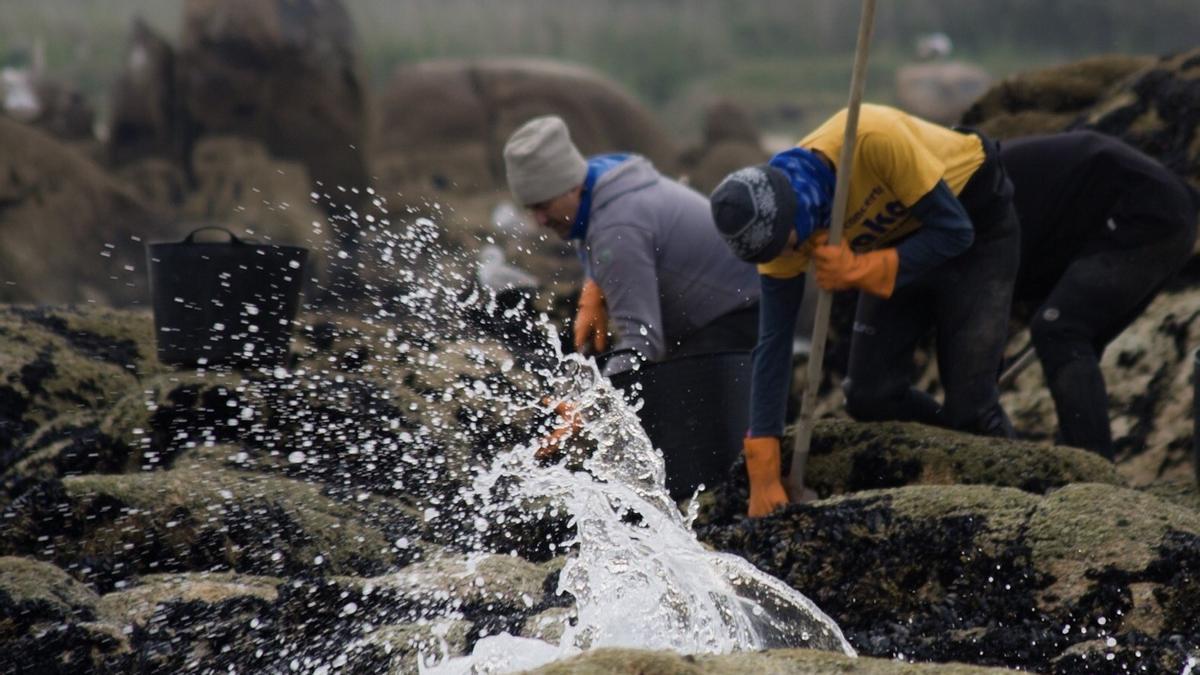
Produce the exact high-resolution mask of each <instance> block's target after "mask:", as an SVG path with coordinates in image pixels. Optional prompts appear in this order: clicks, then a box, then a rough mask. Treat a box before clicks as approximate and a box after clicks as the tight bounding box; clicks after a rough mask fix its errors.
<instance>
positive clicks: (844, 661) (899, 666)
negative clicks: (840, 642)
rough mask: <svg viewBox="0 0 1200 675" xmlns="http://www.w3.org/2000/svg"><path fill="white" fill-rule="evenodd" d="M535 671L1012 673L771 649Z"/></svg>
mask: <svg viewBox="0 0 1200 675" xmlns="http://www.w3.org/2000/svg"><path fill="white" fill-rule="evenodd" d="M531 672H532V673H535V674H536V675H566V674H567V673H570V674H572V675H607V674H609V673H629V674H631V675H632V674H633V673H647V674H648V673H663V674H666V673H670V674H671V675H718V674H719V673H763V674H764V675H766V674H768V673H769V674H770V675H803V674H805V673H861V674H862V675H920V674H921V673H930V674H931V675H986V674H987V673H1008V672H1012V671H1010V670H1008V669H1005V668H980V667H977V666H968V665H965V664H959V663H953V664H923V663H909V662H907V661H901V660H895V659H873V658H869V657H859V658H852V657H849V656H843V655H841V654H837V653H834V652H826V651H817V650H813V649H772V650H768V651H764V652H748V653H742V654H722V655H719V656H718V655H712V654H702V655H686V656H685V655H682V654H672V653H670V652H651V651H645V650H636V649H615V648H608V649H596V650H593V651H590V652H587V653H586V654H582V655H580V656H576V657H574V658H571V659H565V660H563V661H557V662H555V663H552V664H550V665H547V666H542V667H541V668H538V669H536V670H533V671H531Z"/></svg>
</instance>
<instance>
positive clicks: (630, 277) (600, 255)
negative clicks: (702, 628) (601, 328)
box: [588, 224, 667, 375]
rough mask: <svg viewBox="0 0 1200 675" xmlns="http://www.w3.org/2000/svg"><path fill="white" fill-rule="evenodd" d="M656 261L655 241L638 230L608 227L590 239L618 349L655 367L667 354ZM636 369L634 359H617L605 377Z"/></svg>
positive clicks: (595, 275) (595, 272)
mask: <svg viewBox="0 0 1200 675" xmlns="http://www.w3.org/2000/svg"><path fill="white" fill-rule="evenodd" d="M656 257H657V255H656V248H655V243H654V237H653V235H652V234H651V233H650V232H649V231H647V230H646V229H645V228H641V227H637V226H636V225H623V224H606V225H605V227H603V228H600V229H599V230H598V231H594V232H593V234H592V236H591V237H589V242H588V262H589V265H588V268H589V271H590V272H591V274H592V278H593V279H595V280H596V283H598V284H600V289H601V290H603V291H604V298H605V300H606V301H607V303H608V318H609V321H610V322H612V324H613V330H614V332H615V333H616V336H617V340H616V344H615V345H614V347H613V348H614V349H615V350H621V349H634V350H636V351H637V352H638V353H639V354H641V356H642V358H643V359H646V360H650V361H657V360H659V359H661V358H662V357H663V356H664V355H666V351H667V350H666V341H665V339H664V337H663V326H662V307H661V305H660V304H659V299H658V274H657V271H656V266H655V259H656ZM630 366H632V361H631V360H630V359H627V358H626V359H620V358H618V359H612V360H610V361H609V362H608V364H607V365H606V366H605V373H606V374H610V375H611V374H612V373H615V372H620V371H621V370H625V369H628V368H629V367H630Z"/></svg>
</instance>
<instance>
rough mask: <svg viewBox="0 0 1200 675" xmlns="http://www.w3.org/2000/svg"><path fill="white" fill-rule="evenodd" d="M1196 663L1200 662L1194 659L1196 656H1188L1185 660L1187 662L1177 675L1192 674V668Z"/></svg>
mask: <svg viewBox="0 0 1200 675" xmlns="http://www.w3.org/2000/svg"><path fill="white" fill-rule="evenodd" d="M1197 663H1200V662H1198V661H1197V660H1196V657H1194V656H1189V657H1188V660H1187V664H1186V665H1185V666H1184V667H1183V672H1182V673H1180V674H1179V675H1192V669H1193V668H1195V667H1196V664H1197Z"/></svg>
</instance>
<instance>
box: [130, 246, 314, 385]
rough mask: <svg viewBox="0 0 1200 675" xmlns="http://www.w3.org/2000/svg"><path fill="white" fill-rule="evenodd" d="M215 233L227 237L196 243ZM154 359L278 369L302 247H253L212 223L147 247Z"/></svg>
mask: <svg viewBox="0 0 1200 675" xmlns="http://www.w3.org/2000/svg"><path fill="white" fill-rule="evenodd" d="M209 229H212V230H219V231H221V232H224V233H225V234H227V235H229V241H228V242H198V241H195V236H196V233H197V232H200V231H202V230H209ZM146 257H147V258H148V259H149V270H150V293H151V296H152V298H153V302H154V334H155V336H156V342H157V345H158V359H159V361H161V362H163V363H166V364H171V365H176V366H214V365H227V366H236V367H256V366H277V365H280V364H282V363H283V362H284V360H285V359H286V358H287V355H288V343H289V342H290V340H291V334H292V323H293V322H294V321H295V318H296V310H297V309H298V308H299V304H300V287H301V285H302V284H303V282H304V263H305V260H306V259H307V257H308V250H307V249H304V248H301V247H298V246H279V245H275V244H256V243H251V242H248V241H243V240H241V239H238V238H237V237H236V236H235V235H234V234H233V233H232V232H230V231H229V230H226V229H224V228H219V227H202V228H199V229H197V230H194V231H193V232H192V233H191V234H189V235H188V236H187V237H186V238H185V239H184V240H183V241H181V242H173V243H159V244H148V245H147V246H146Z"/></svg>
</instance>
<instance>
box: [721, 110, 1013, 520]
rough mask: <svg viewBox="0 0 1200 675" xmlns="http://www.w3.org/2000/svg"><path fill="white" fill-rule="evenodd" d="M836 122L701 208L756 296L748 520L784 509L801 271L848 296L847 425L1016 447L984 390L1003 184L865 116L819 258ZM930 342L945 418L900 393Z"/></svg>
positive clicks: (975, 160) (1004, 203)
mask: <svg viewBox="0 0 1200 675" xmlns="http://www.w3.org/2000/svg"><path fill="white" fill-rule="evenodd" d="M845 121H846V111H844V110H843V111H842V112H840V113H838V114H836V115H834V116H833V117H832V118H830V119H829V120H828V121H826V122H825V123H824V124H823V125H821V126H820V127H819V128H818V129H817V130H816V131H814V132H812V133H811V134H809V135H808V136H806V137H805V138H804V139H802V140H801V141H800V143H799V144H798V146H797V147H796V148H793V149H791V150H787V151H784V152H781V153H779V154H777V155H775V156H774V157H773V158H771V160H770V161H769V162H768V163H767V164H764V165H759V166H753V167H746V168H744V169H740V170H739V171H736V172H734V173H732V174H730V175H729V176H727V177H726V178H725V180H724V181H722V182H721V184H720V185H718V186H717V188H716V190H714V191H713V193H712V196H711V198H710V203H711V206H712V210H713V218H714V221H715V223H716V226H717V229H718V230H719V231H720V232H721V234H722V236H723V237H724V238H725V241H726V243H727V244H728V245H729V246H730V248H731V249H732V250H733V251H734V253H735V254H736V255H737V256H738V257H739V258H741V259H742V260H746V261H749V262H754V263H757V264H758V271H759V281H760V284H761V287H762V294H761V300H760V315H759V316H760V319H759V338H758V345H757V347H755V350H754V370H753V380H752V386H751V408H750V429H749V430H748V432H747V437H746V439H745V442H744V444H743V452H744V454H745V456H746V468H747V473H748V474H749V477H750V515H751V516H763V515H766V514H768V513H770V512H771V511H772V510H774V509H775V508H777V507H779V506H781V505H783V504H785V503H786V502H787V495H786V493H785V492H784V489H783V485H782V483H781V482H780V459H779V438H780V436H781V435H782V433H783V424H784V408H785V402H786V400H787V391H788V380H789V375H790V371H791V346H792V332H793V327H794V325H795V321H796V313H797V310H798V309H799V307H800V303H801V300H802V298H803V294H804V273H805V271H806V270H807V269H808V264H809V261H810V259H812V258H815V260H816V269H817V272H816V276H817V283H818V284H820V286H821V287H822V288H824V289H826V290H834V291H838V290H849V289H857V290H859V291H861V293H860V295H859V302H858V309H857V312H856V315H855V320H854V331H853V336H852V338H851V346H850V362H849V368H848V373H847V378H846V381H845V383H844V385H843V386H844V390H845V394H846V408H847V411H848V412H849V413H850V415H851V416H853V417H854V418H855V419H859V420H912V421H917V422H923V423H927V424H937V425H941V426H946V427H950V428H954V429H960V430H964V431H969V432H972V433H979V434H987V435H996V436H1006V437H1011V436H1012V435H1013V429H1012V424H1011V422H1009V420H1008V416H1007V415H1006V414H1005V413H1004V410H1003V408H1001V407H1000V403H999V400H998V398H999V392H998V390H997V387H996V374H997V371H998V370H999V367H1000V362H1001V359H1002V358H1003V349H1004V342H1005V339H1006V337H1007V323H1008V317H1009V311H1010V309H1011V304H1012V289H1013V280H1014V278H1015V276H1016V272H1017V266H1018V262H1019V255H1020V245H1019V244H1020V242H1019V236H1020V235H1019V228H1018V223H1017V217H1016V213H1015V212H1014V210H1013V206H1012V184H1011V183H1010V182H1009V180H1008V177H1007V176H1006V175H1005V172H1004V168H1003V166H1002V165H1001V163H1000V161H999V157H998V153H997V152H996V148H995V145H994V144H993V143H992V142H991V141H989V140H988V139H986V138H984V137H983V136H981V135H979V134H976V133H971V132H960V131H956V130H952V129H947V128H945V127H942V126H938V125H935V124H931V123H929V122H926V121H924V120H921V119H918V118H916V117H913V116H911V115H908V114H905V113H903V112H901V111H899V110H896V109H893V108H889V107H886V106H879V105H864V106H863V107H862V110H861V113H860V117H859V126H858V129H857V140H856V144H855V150H854V160H853V166H852V169H851V171H852V173H851V176H850V186H849V187H850V191H849V201H848V203H847V207H846V221H845V231H844V236H843V240H842V242H841V244H840V245H839V246H830V245H828V244H827V243H826V235H827V232H826V229H827V228H828V227H829V212H830V209H831V207H832V202H833V186H834V176H835V174H836V172H837V170H838V167H837V161H839V158H840V155H841V146H842V141H843V137H844V134H845ZM931 327H932V328H934V329H936V337H937V358H938V370H939V373H940V375H941V380H942V385H943V387H944V389H945V402H944V404H939V403H938V402H937V401H936V400H935V399H933V398H932V397H930V396H929V395H927V394H926V393H924V392H922V391H919V390H917V389H914V388H913V387H912V386H911V382H912V379H913V377H914V374H915V373H914V365H913V352H914V349H915V347H916V344H917V341H918V340H919V339H920V338H921V337H923V336H924V335H925V334H926V333H927V332H928V331H929V329H930V328H931Z"/></svg>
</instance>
